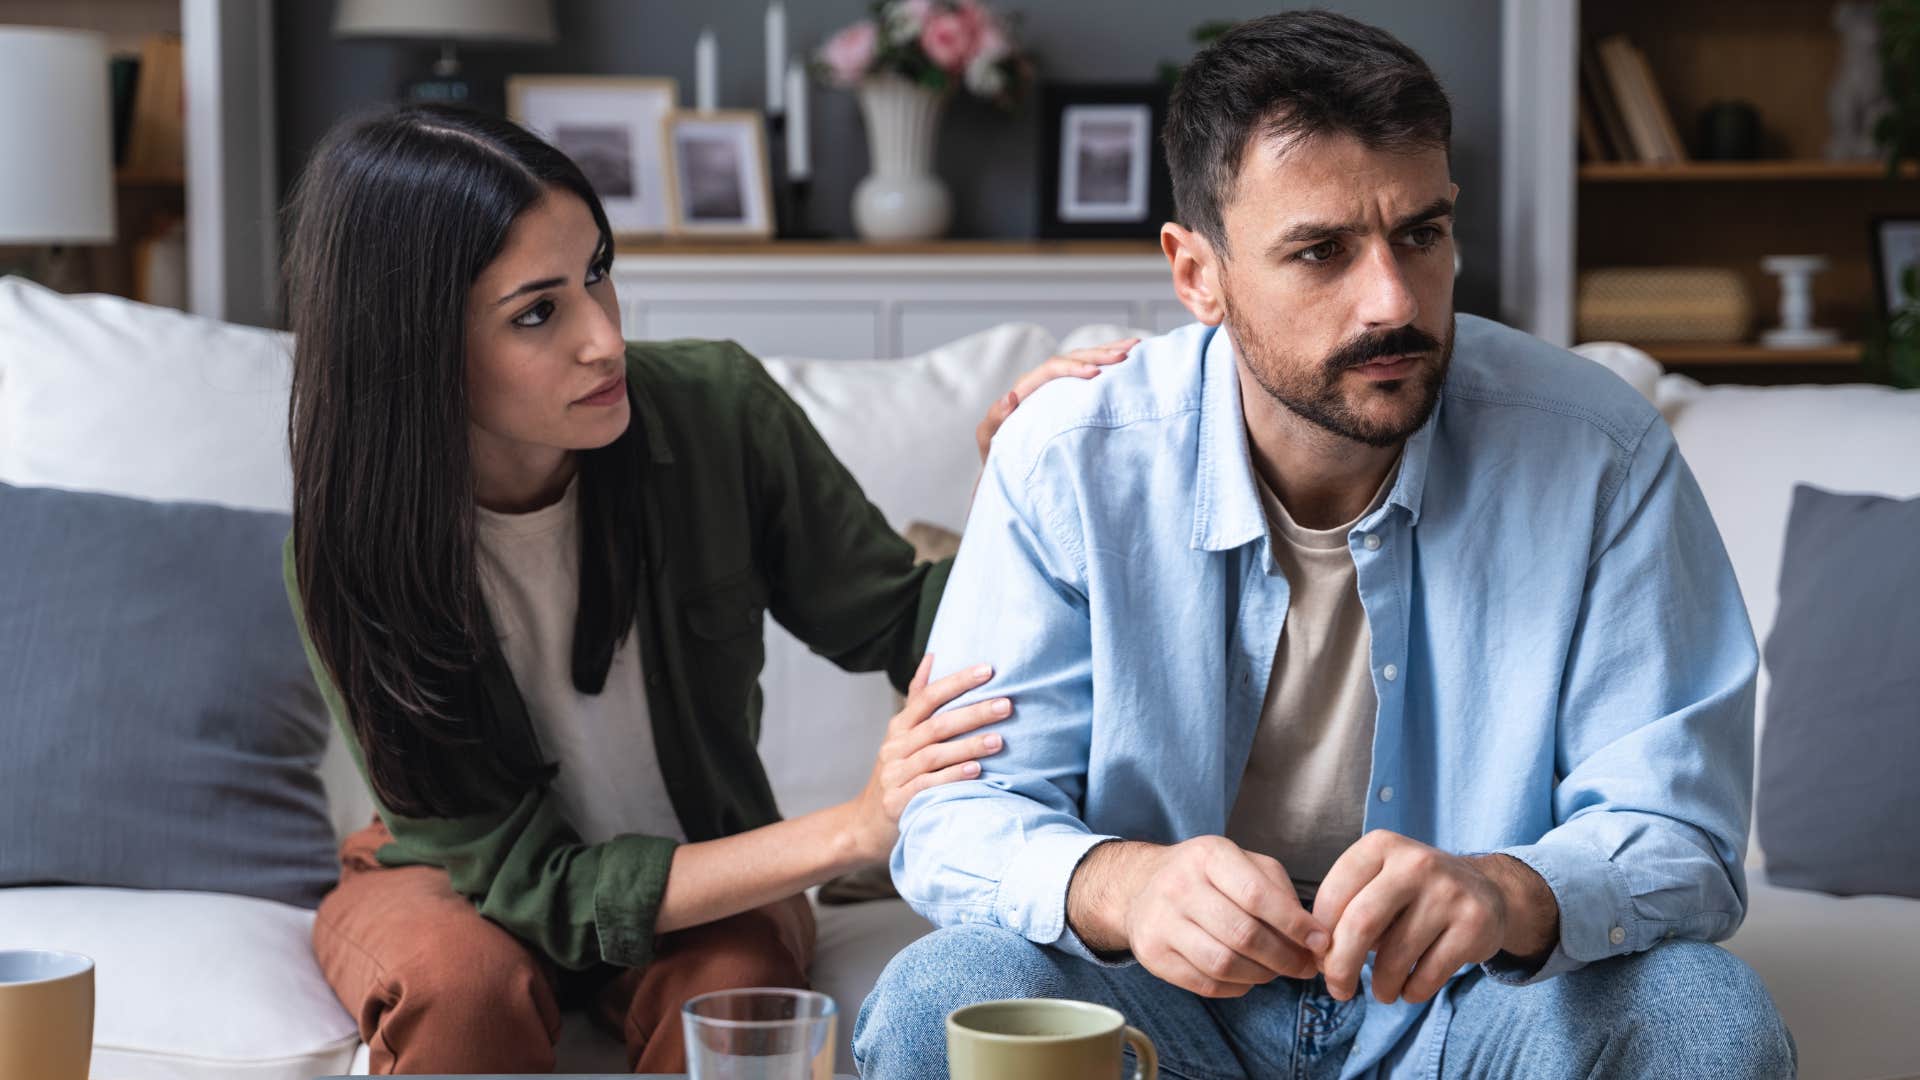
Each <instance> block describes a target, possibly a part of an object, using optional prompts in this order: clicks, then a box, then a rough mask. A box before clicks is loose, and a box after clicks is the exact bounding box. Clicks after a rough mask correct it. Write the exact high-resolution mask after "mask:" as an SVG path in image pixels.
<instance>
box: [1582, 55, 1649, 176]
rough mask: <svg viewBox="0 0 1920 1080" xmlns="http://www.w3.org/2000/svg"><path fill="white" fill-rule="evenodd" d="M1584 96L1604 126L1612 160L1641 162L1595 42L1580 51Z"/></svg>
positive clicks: (1602, 134)
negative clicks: (1610, 89)
mask: <svg viewBox="0 0 1920 1080" xmlns="http://www.w3.org/2000/svg"><path fill="white" fill-rule="evenodd" d="M1580 93H1581V96H1582V97H1583V98H1585V99H1586V100H1587V101H1588V102H1589V103H1591V105H1592V106H1593V113H1594V119H1595V120H1596V121H1597V122H1598V123H1599V125H1600V134H1601V137H1602V139H1603V140H1604V141H1605V142H1606V144H1607V149H1608V150H1609V151H1610V152H1611V154H1612V157H1611V160H1613V161H1637V160H1639V156H1638V155H1637V154H1635V153H1634V149H1633V137H1632V136H1630V135H1629V134H1627V124H1626V121H1625V120H1624V119H1622V117H1621V116H1620V106H1619V104H1618V103H1617V102H1615V101H1614V100H1613V94H1612V92H1611V91H1609V90H1608V89H1607V77H1606V73H1605V72H1604V71H1603V70H1601V67H1600V54H1599V53H1598V52H1596V51H1595V50H1594V47H1593V45H1592V43H1591V42H1589V43H1588V44H1587V46H1586V48H1584V49H1582V50H1581V51H1580Z"/></svg>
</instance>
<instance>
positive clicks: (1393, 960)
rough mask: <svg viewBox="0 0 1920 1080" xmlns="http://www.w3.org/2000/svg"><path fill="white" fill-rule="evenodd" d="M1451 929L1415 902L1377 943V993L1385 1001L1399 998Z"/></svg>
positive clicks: (1374, 955)
mask: <svg viewBox="0 0 1920 1080" xmlns="http://www.w3.org/2000/svg"><path fill="white" fill-rule="evenodd" d="M1446 929H1447V923H1446V919H1445V917H1444V916H1440V917H1436V916H1435V915H1434V914H1432V913H1430V912H1428V911H1427V910H1426V909H1425V908H1423V907H1421V906H1420V905H1418V904H1415V905H1413V906H1411V907H1409V908H1407V909H1406V910H1405V911H1403V912H1401V913H1400V917H1399V918H1397V919H1395V920H1394V921H1393V925H1392V926H1391V927H1389V928H1388V929H1387V932H1386V933H1385V934H1383V935H1381V937H1380V940H1379V941H1378V942H1376V943H1375V944H1374V947H1373V997H1374V1000H1376V1001H1378V1002H1380V1003H1381V1004H1382V1005H1391V1004H1393V1003H1394V1002H1395V1001H1398V1000H1399V999H1400V997H1401V996H1402V993H1403V988H1404V987H1405V986H1406V985H1407V977H1408V976H1409V975H1411V974H1412V973H1413V967H1414V965H1415V964H1416V963H1419V962H1421V960H1420V958H1421V957H1422V956H1424V955H1426V953H1427V950H1428V949H1430V948H1431V947H1432V946H1433V943H1434V942H1435V941H1436V940H1438V939H1439V937H1440V935H1441V934H1442V933H1444V932H1445V931H1446Z"/></svg>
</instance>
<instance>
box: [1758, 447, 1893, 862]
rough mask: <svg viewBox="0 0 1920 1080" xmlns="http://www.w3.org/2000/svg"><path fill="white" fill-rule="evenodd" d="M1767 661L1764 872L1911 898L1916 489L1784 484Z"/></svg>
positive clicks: (1761, 815) (1761, 817)
mask: <svg viewBox="0 0 1920 1080" xmlns="http://www.w3.org/2000/svg"><path fill="white" fill-rule="evenodd" d="M1767 670H1768V671H1769V673H1771V675H1772V677H1773V684H1772V688H1771V690H1769V692H1768V694H1767V723H1766V728H1765V731H1764V733H1763V734H1762V736H1761V745H1760V786H1759V790H1758V791H1757V792H1756V793H1755V804H1754V825H1755V828H1756V829H1757V830H1758V832H1759V840H1760V847H1761V850H1763V851H1764V852H1765V853H1766V867H1767V878H1768V879H1769V880H1770V881H1772V882H1773V883H1774V884H1776V885H1786V886H1791V887H1793V888H1798V889H1817V890H1819V891H1821V892H1828V893H1838V894H1841V895H1853V894H1858V893H1883V894H1890V895H1897V896H1913V897H1920V799H1915V798H1914V795H1913V792H1914V781H1913V778H1914V776H1915V775H1916V774H1920V499H1908V500H1905V501H1900V500H1896V499H1887V498H1881V497H1878V496H1873V495H1836V494H1834V493H1832V492H1827V491H1821V490H1819V489H1817V488H1811V487H1807V486H1805V485H1801V486H1799V487H1796V488H1794V491H1793V514H1792V517H1791V518H1789V519H1788V522H1787V546H1786V552H1785V555H1784V557H1783V558H1782V559H1781V564H1780V612H1779V616H1778V617H1777V619H1776V620H1775V622H1774V631H1773V634H1772V636H1771V637H1769V638H1768V639H1767Z"/></svg>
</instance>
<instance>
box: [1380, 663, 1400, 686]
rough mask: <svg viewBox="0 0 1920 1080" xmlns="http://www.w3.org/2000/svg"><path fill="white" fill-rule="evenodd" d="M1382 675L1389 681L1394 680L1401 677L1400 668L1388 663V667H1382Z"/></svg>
mask: <svg viewBox="0 0 1920 1080" xmlns="http://www.w3.org/2000/svg"><path fill="white" fill-rule="evenodd" d="M1380 677H1381V678H1383V679H1385V680H1387V681H1388V682H1392V681H1393V680H1395V679H1397V678H1399V677H1400V669H1399V668H1398V667H1395V666H1394V665H1392V664H1388V665H1387V666H1386V667H1383V668H1381V669H1380Z"/></svg>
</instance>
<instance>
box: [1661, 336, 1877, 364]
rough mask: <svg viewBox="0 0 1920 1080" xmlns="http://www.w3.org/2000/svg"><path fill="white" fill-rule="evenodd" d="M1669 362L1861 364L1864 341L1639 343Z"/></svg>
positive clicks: (1663, 361)
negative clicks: (1820, 345)
mask: <svg viewBox="0 0 1920 1080" xmlns="http://www.w3.org/2000/svg"><path fill="white" fill-rule="evenodd" d="M1635 347H1636V348H1638V349H1641V350H1643V351H1644V352H1646V354H1647V355H1649V356H1651V357H1653V358H1654V359H1655V360H1658V361H1660V363H1662V364H1666V365H1695V366H1704V365H1712V364H1835V365H1840V364H1858V363H1859V362H1860V344H1859V343H1858V342H1842V343H1840V344H1838V345H1835V346H1832V347H1830V348H1824V349H1769V348H1767V347H1766V346H1764V345H1755V344H1753V343H1751V342H1745V341H1729V342H1726V343H1724V344H1722V343H1718V342H1686V343H1684V344H1660V343H1653V344H1645V345H1636V346H1635Z"/></svg>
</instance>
